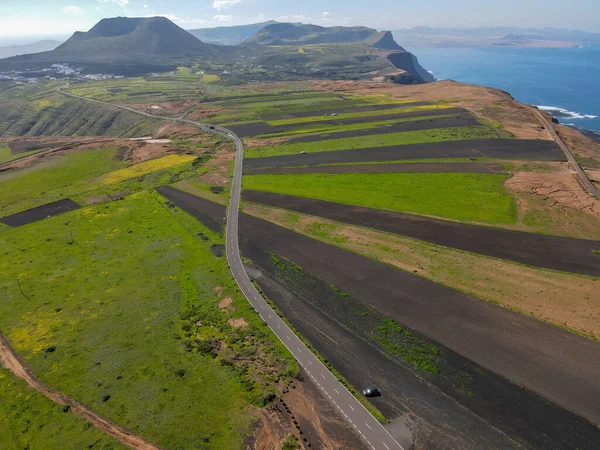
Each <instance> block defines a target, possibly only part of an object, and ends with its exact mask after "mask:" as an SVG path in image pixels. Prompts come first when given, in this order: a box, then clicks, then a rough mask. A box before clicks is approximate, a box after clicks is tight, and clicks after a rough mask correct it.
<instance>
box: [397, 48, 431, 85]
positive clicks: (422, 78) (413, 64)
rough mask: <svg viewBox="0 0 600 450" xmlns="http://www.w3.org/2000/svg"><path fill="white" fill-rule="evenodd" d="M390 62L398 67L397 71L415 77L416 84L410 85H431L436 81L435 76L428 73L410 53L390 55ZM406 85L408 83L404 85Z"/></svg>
mask: <svg viewBox="0 0 600 450" xmlns="http://www.w3.org/2000/svg"><path fill="white" fill-rule="evenodd" d="M388 60H389V61H390V62H391V63H392V64H393V65H394V67H396V68H397V69H400V70H403V71H405V72H407V73H409V74H410V75H412V76H413V77H414V80H416V83H408V84H417V83H430V82H432V81H435V78H434V77H433V75H431V74H430V73H429V72H427V71H426V70H425V69H423V67H421V65H420V64H419V61H418V60H417V57H416V56H415V55H413V54H412V53H410V52H407V51H403V52H394V53H390V54H389V55H388ZM402 84H406V83H402Z"/></svg>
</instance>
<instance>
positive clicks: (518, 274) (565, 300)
mask: <svg viewBox="0 0 600 450" xmlns="http://www.w3.org/2000/svg"><path fill="white" fill-rule="evenodd" d="M244 210H245V212H247V213H249V214H252V215H255V216H257V217H261V218H264V219H267V220H270V221H272V222H274V223H276V224H278V225H281V226H283V227H285V228H289V229H292V230H294V231H297V232H299V233H302V234H305V235H307V236H309V237H312V238H315V239H319V240H321V241H324V242H327V243H331V244H335V245H337V246H339V247H342V248H345V249H347V250H351V251H354V252H356V253H360V254H363V255H365V256H369V257H371V258H374V259H377V260H380V261H383V262H385V263H388V264H391V265H393V266H396V267H398V268H400V269H402V270H405V271H409V272H413V273H415V274H418V275H420V276H422V277H425V278H428V279H430V280H433V281H435V282H437V283H441V284H444V285H446V286H449V287H452V288H454V289H457V290H459V291H462V292H465V293H467V294H470V295H473V296H475V297H477V298H480V299H482V300H486V301H489V302H492V303H496V304H499V305H502V306H504V307H507V308H510V309H513V310H516V311H518V312H521V313H523V314H526V315H531V316H533V317H536V318H538V319H540V320H544V321H547V322H550V323H553V324H556V325H558V326H561V327H565V328H569V329H572V330H575V331H576V332H579V333H581V334H585V335H588V336H590V337H598V336H600V299H598V291H599V290H600V280H598V279H594V278H591V277H585V276H579V275H572V274H566V273H560V272H555V271H551V270H544V269H536V268H532V267H526V266H522V265H518V264H514V263H510V262H506V261H501V260H496V259H492V258H487V257H483V256H479V255H475V254H471V253H466V252H463V251H459V250H454V249H449V248H446V247H440V246H436V245H433V244H428V243H425V242H421V241H417V240H414V239H409V238H405V237H400V236H395V235H392V234H387V233H383V232H378V231H374V230H370V229H366V228H361V227H355V226H349V225H345V224H341V223H337V222H333V221H330V220H326V219H321V218H316V217H313V216H307V215H303V214H299V213H291V212H289V211H286V210H282V209H278V208H270V207H264V206H259V205H246V206H245V208H244Z"/></svg>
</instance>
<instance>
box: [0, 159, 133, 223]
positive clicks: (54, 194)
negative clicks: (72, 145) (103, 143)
mask: <svg viewBox="0 0 600 450" xmlns="http://www.w3.org/2000/svg"><path fill="white" fill-rule="evenodd" d="M116 151H117V149H116V148H114V147H111V148H106V149H101V150H91V151H83V152H78V153H71V154H69V155H65V156H57V157H55V158H52V159H49V160H47V161H45V162H44V163H42V164H38V165H35V166H32V167H30V168H27V169H23V170H19V171H14V172H6V173H3V174H0V216H2V217H4V216H8V215H10V214H14V213H16V212H20V211H24V210H26V209H30V208H34V207H36V206H40V205H44V204H46V203H50V202H53V201H57V200H60V199H63V198H66V197H69V196H71V195H74V194H77V193H79V192H81V191H82V190H83V189H85V185H86V184H87V183H88V182H89V180H90V179H92V178H94V177H97V176H100V175H102V174H104V173H106V172H110V171H111V170H116V169H119V168H122V167H125V165H126V164H125V163H123V162H122V161H119V160H117V159H116V158H115V154H116Z"/></svg>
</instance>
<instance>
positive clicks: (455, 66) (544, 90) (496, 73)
mask: <svg viewBox="0 0 600 450" xmlns="http://www.w3.org/2000/svg"><path fill="white" fill-rule="evenodd" d="M409 51H411V52H413V53H414V54H415V55H416V56H417V57H418V59H419V62H420V63H421V65H422V66H423V67H425V69H427V70H428V71H430V72H431V73H432V74H433V76H434V77H436V78H437V79H438V80H444V79H452V80H455V81H462V82H465V83H470V84H477V85H482V86H491V87H495V88H499V89H502V90H505V91H508V92H509V93H510V94H511V95H512V96H513V97H514V98H515V99H516V100H518V101H520V102H523V103H529V104H531V105H536V106H539V107H540V108H541V109H545V110H547V111H548V112H549V113H550V114H552V115H554V116H555V117H557V118H558V119H559V121H560V122H561V123H563V124H565V125H571V126H576V127H578V128H582V129H587V130H595V131H598V132H599V133H600V45H598V44H593V45H590V44H586V45H583V46H581V47H577V48H491V49H487V48H486V49H446V48H444V49H437V48H436V49H431V48H418V49H410V50H409ZM598 136H600V134H598Z"/></svg>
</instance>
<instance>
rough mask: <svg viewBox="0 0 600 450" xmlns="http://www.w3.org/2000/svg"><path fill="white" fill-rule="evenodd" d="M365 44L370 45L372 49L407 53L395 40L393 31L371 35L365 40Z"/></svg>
mask: <svg viewBox="0 0 600 450" xmlns="http://www.w3.org/2000/svg"><path fill="white" fill-rule="evenodd" d="M364 42H365V44H367V45H370V46H371V47H375V48H381V49H384V50H401V51H405V50H404V49H403V48H402V47H400V46H399V45H398V43H397V42H396V41H395V40H394V36H392V32H391V31H380V32H378V33H374V34H373V35H371V36H369V37H368V38H367V39H365V41H364Z"/></svg>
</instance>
